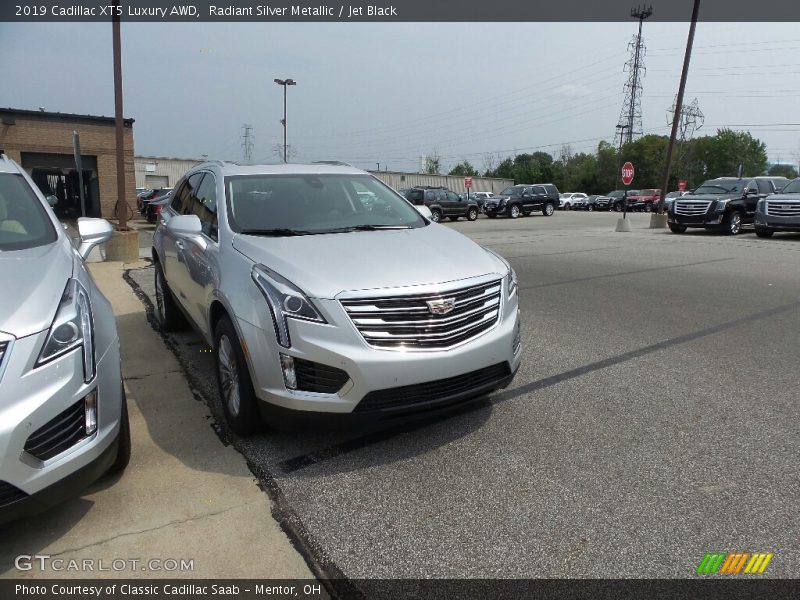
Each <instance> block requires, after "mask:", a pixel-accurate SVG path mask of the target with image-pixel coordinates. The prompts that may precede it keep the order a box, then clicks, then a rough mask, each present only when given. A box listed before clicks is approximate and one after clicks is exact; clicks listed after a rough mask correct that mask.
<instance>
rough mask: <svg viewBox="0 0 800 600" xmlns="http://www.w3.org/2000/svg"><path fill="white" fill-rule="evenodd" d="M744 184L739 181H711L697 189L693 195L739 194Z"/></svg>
mask: <svg viewBox="0 0 800 600" xmlns="http://www.w3.org/2000/svg"><path fill="white" fill-rule="evenodd" d="M744 186H745V182H744V181H742V180H741V179H736V180H734V181H728V180H725V179H711V180H710V181H706V182H705V183H703V185H701V186H700V187H699V188H697V189H696V190H695V191H694V193H695V194H730V193H731V192H741V191H742V190H743V189H744Z"/></svg>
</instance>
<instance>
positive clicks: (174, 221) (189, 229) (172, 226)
mask: <svg viewBox="0 0 800 600" xmlns="http://www.w3.org/2000/svg"><path fill="white" fill-rule="evenodd" d="M167 230H168V231H169V232H170V233H174V234H176V235H185V236H191V235H200V234H201V233H202V232H203V226H202V224H201V223H200V217H198V216H197V215H176V216H174V217H172V218H171V219H170V220H169V221H168V222H167Z"/></svg>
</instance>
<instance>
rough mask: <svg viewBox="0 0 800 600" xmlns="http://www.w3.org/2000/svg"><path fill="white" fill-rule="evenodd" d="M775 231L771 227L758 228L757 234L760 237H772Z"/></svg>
mask: <svg viewBox="0 0 800 600" xmlns="http://www.w3.org/2000/svg"><path fill="white" fill-rule="evenodd" d="M774 233H775V232H774V231H772V230H771V229H756V235H757V236H758V237H760V238H771V237H772V234H774Z"/></svg>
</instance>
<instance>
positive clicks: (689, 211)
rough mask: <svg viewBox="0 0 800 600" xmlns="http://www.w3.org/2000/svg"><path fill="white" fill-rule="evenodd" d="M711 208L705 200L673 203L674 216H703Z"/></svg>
mask: <svg viewBox="0 0 800 600" xmlns="http://www.w3.org/2000/svg"><path fill="white" fill-rule="evenodd" d="M710 207H711V201H710V200H705V201H700V200H679V201H677V202H675V214H676V215H685V216H687V217H693V216H697V215H704V214H706V213H707V212H708V209H709V208H710Z"/></svg>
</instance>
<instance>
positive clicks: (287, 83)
mask: <svg viewBox="0 0 800 600" xmlns="http://www.w3.org/2000/svg"><path fill="white" fill-rule="evenodd" d="M273 81H275V83H277V84H278V85H282V86H283V119H282V120H281V124H282V125H283V162H288V160H287V156H286V88H287V87H288V86H290V85H297V82H296V81H295V80H294V79H274V80H273Z"/></svg>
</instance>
